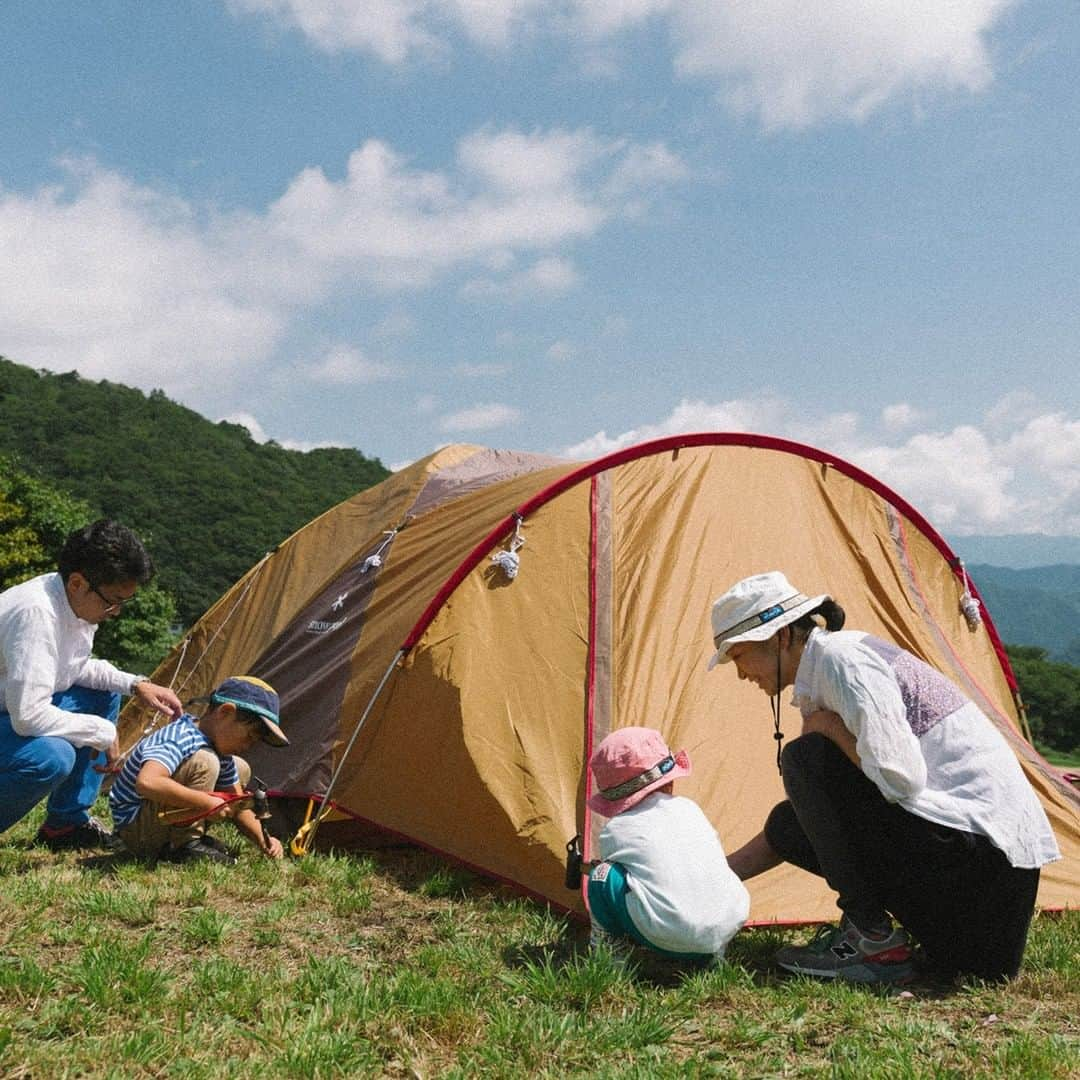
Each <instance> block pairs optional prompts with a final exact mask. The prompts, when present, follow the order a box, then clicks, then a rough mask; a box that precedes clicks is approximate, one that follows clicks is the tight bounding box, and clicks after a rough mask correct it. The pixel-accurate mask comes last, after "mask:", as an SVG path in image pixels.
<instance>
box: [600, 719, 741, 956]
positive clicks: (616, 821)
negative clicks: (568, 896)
mask: <svg viewBox="0 0 1080 1080" xmlns="http://www.w3.org/2000/svg"><path fill="white" fill-rule="evenodd" d="M589 765H590V768H591V769H592V773H593V777H594V778H595V780H596V785H597V788H598V791H597V793H596V794H595V795H593V796H592V797H591V798H590V799H589V808H590V809H591V810H593V811H594V812H595V813H597V814H602V815H603V816H604V817H607V818H609V819H610V820H609V821H608V822H607V824H606V825H605V826H604V828H603V829H602V830H601V832H600V841H599V846H600V857H601V859H602V860H603V861H602V862H599V863H597V864H596V865H595V866H593V868H592V870H591V871H590V873H589V885H588V902H589V911H590V915H591V917H592V922H593V928H594V932H593V937H592V941H593V943H594V944H601V943H603V942H604V940H605V935H613V936H614V937H616V938H619V939H627V938H628V939H630V940H631V941H634V942H636V943H637V944H639V945H645V946H646V947H648V948H650V949H652V950H653V951H654V952H658V953H660V954H661V955H663V956H668V957H671V958H673V959H679V960H701V961H714V962H715V961H719V960H721V959H722V958H723V955H724V951H725V949H726V948H727V945H728V942H729V941H730V940H731V939H732V938H733V937H734V936H735V934H736V933H737V932H738V930H739V928H740V927H741V926H742V925H743V923H744V922H745V921H746V917H747V915H748V914H749V911H750V896H749V894H748V893H747V891H746V887H745V886H744V885H743V883H742V882H741V881H740V880H739V879H738V878H737V877H736V876H735V873H734V872H733V871H732V870H731V869H730V867H729V866H728V864H727V858H726V857H725V855H724V848H723V846H722V845H721V843H720V838H719V837H718V836H717V834H716V830H715V829H714V828H713V827H712V825H711V824H710V823H709V820H708V819H707V818H706V817H705V815H704V814H703V813H702V811H701V808H700V807H699V806H698V805H697V803H695V802H693V800H691V799H687V798H684V797H682V796H676V795H673V794H672V786H673V782H674V781H675V780H678V779H680V778H681V777H684V776H689V775H690V759H689V758H688V757H687V755H686V751H685V750H680V751H679V753H678V754H672V753H671V751H670V750H669V749H668V747H667V744H666V743H665V742H664V740H663V738H662V737H661V735H660V733H659V732H658V731H653V730H652V729H651V728H641V727H627V728H621V729H619V730H618V731H613V732H611V734H610V735H608V736H607V737H606V738H605V739H604V740H603V742H601V743H600V746H599V747H598V748H597V750H596V752H595V753H594V754H593V756H592V760H591V761H590V763H589ZM597 929H599V931H600V932H599V933H597Z"/></svg>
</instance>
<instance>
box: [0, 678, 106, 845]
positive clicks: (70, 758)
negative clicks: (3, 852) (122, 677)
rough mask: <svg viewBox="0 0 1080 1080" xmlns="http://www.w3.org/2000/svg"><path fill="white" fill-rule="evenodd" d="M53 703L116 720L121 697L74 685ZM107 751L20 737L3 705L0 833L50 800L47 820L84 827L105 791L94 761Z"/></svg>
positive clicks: (57, 825) (0, 713)
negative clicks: (45, 799) (43, 801)
mask: <svg viewBox="0 0 1080 1080" xmlns="http://www.w3.org/2000/svg"><path fill="white" fill-rule="evenodd" d="M52 703H53V704H54V705H55V706H56V707H57V708H59V709H63V710H64V711H65V712H78V713H90V714H92V715H94V716H101V717H104V718H105V719H106V720H111V721H112V722H113V723H114V724H115V723H116V718H117V716H118V715H119V713H120V695H119V694H114V693H111V692H110V691H108V690H88V689H87V688H86V687H85V686H73V687H71V689H70V690H63V691H61V692H60V693H59V694H53V698H52ZM104 764H105V755H104V754H103V753H102V752H101V751H100V750H95V749H94V748H93V747H91V746H80V747H77V748H76V747H74V746H72V745H71V743H69V742H68V741H67V739H61V738H59V737H57V736H55V735H30V736H27V735H17V734H15V732H14V731H13V730H12V727H11V716H10V715H9V714H8V713H7V712H5V711H4V710H3V709H0V833H2V832H6V831H7V830H8V829H10V828H11V826H12V825H14V824H15V823H16V822H17V821H22V819H23V818H24V817H26V815H27V814H29V813H30V811H31V810H33V809H34V807H35V806H37V804H38V803H39V802H41V800H42V799H44V798H48V800H49V802H48V807H47V810H46V815H45V820H46V822H47V824H48V825H50V826H52V827H54V828H63V827H65V826H68V825H82V824H84V823H85V822H86V821H88V820H89V818H90V807H91V806H93V805H94V800H95V799H97V797H98V792H99V791H100V790H101V781H102V779H103V776H102V774H101V773H99V772H95V771H94V765H104Z"/></svg>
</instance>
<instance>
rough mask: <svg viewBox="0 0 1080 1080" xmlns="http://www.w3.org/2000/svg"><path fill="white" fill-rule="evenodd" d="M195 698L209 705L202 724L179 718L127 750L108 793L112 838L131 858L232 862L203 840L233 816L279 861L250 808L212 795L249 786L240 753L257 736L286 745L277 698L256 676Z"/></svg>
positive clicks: (277, 846) (277, 849)
mask: <svg viewBox="0 0 1080 1080" xmlns="http://www.w3.org/2000/svg"><path fill="white" fill-rule="evenodd" d="M196 700H200V701H208V702H209V704H210V706H211V707H210V709H209V710H208V711H207V712H206V713H205V714H204V715H203V717H202V718H201V719H200V720H196V719H195V718H194V717H193V716H189V715H188V714H187V713H185V714H184V715H183V716H181V717H180V719H179V720H175V721H173V723H171V724H166V725H165V727H163V728H159V729H158V730H157V731H155V732H153V733H152V734H150V735H147V736H146V737H145V738H143V739H141V740H140V741H139V742H138V743H137V744H136V745H135V748H134V749H133V750H132V751H131V754H130V756H129V757H128V759H127V761H126V762H125V763H124V767H123V769H122V770H121V771H120V774H119V776H117V778H116V781H115V783H114V784H113V786H112V790H111V791H110V792H109V807H110V809H111V810H112V816H113V822H114V823H115V826H116V832H117V835H118V836H119V837H120V839H121V840H123V841H124V844H125V846H126V847H127V848H128V850H130V851H132V852H133V853H134V854H136V855H142V856H153V855H157V857H158V858H160V859H165V860H167V861H169V862H178V863H186V862H196V861H199V860H204V859H208V860H210V861H213V862H219V863H224V864H226V865H231V864H233V863H235V862H236V856H235V855H233V854H232V853H231V852H230V851H229V850H228V849H227V848H226V847H225V846H224V845H223V844H221V843H219V842H217V841H216V840H214V839H213V838H211V837H209V836H207V835H206V826H207V825H208V824H210V823H211V822H213V821H219V820H221V819H222V818H231V819H232V820H233V823H234V824H235V825H236V827H237V828H238V829H239V830H240V831H241V832H242V833H244V835H245V836H247V838H248V839H249V840H250V841H251V842H252V843H253V844H254V845H255V846H256V847H257V848H259V850H260V851H262V852H263V853H264V854H265V855H267V856H269V857H270V858H272V859H280V858H281V857H282V854H283V852H282V846H281V841H280V840H278V839H277V837H273V836H264V833H263V829H262V825H261V823H260V822H259V819H258V818H257V817H256V816H255V813H254V811H253V810H252V809H251V807H250V806H244V807H243V809H239V810H238V809H236V805H239V804H236V805H234V804H233V803H231V802H229V801H227V800H225V799H222V798H221V797H220V795H218V794H216V792H229V793H233V794H240V793H242V792H243V791H244V789H245V786H246V785H247V783H248V782H249V781H250V779H251V768H250V766H249V765H248V764H247V762H246V761H244V760H243V758H240V757H237V756H236V755H237V754H238V753H240V752H241V751H245V750H250V749H251V747H252V746H254V745H255V743H256V742H258V741H259V740H260V739H261V740H262V741H263V742H265V743H268V744H269V745H270V746H288V744H289V740H288V739H287V738H285V734H284V732H283V731H282V730H281V728H280V727H279V720H278V708H279V705H278V696H277V693H276V692H275V690H274V688H273V687H272V686H269V685H268V684H267V683H265V682H263V681H262V680H261V679H256V678H254V677H253V676H250V675H238V676H235V677H233V678H231V679H226V680H225V681H224V682H223V683H222V684H221V685H220V686H219V687H218V688H217V689H216V690H215V691H214V692H213V693H212V694H211V695H210V696H209V698H201V699H196ZM184 811H187V813H185V812H184ZM196 817H197V818H198V820H195V821H193V820H191V819H192V818H196ZM170 818H171V819H172V821H173V822H174V823H172V824H171V823H170Z"/></svg>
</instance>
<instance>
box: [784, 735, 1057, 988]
mask: <svg viewBox="0 0 1080 1080" xmlns="http://www.w3.org/2000/svg"><path fill="white" fill-rule="evenodd" d="M783 767H784V789H785V791H786V792H787V796H788V800H787V801H786V802H782V803H780V804H778V805H777V806H776V807H775V808H774V809H773V811H772V813H771V814H770V815H769V818H768V820H767V821H766V823H765V837H766V839H767V840H768V842H769V845H770V846H771V847H772V849H773V850H774V851H775V852H776V853H777V854H778V855H779V856H780V857H781V858H782V859H784V860H785V861H786V862H790V863H794V864H795V865H796V866H800V867H802V868H803V869H804V870H808V871H810V873H812V874H817V875H818V876H819V877H824V878H825V880H826V881H827V882H828V883H829V885H830V887H831V888H833V889H834V890H835V891H836V892H837V894H838V896H837V904H838V906H839V907H840V908H841V910H842V911H844V913H845V914H846V915H848V917H849V918H850V919H851V920H852V921H853V922H854V923H855V925H856V926H858V927H860V928H862V929H866V928H868V927H871V926H873V924H874V923H875V922H876V921H878V920H880V919H881V917H882V915H883V914H884V913H885V912H888V913H889V914H891V915H892V916H894V917H895V918H896V919H897V920H898V921H899V922H900V923H901V924H902V925H903V926H904V927H905V929H907V930H908V932H909V933H911V934H912V936H913V937H915V938H916V939H917V940H918V941H919V943H920V944H921V945H922V947H923V951H924V953H925V954H926V957H927V959H928V960H929V962H930V963H931V964H932V965H933V966H934V967H935V968H937V969H939V970H941V971H943V972H945V973H957V972H963V973H966V974H973V975H978V976H981V977H982V978H984V979H1001V978H1011V977H1013V976H1014V975H1016V973H1017V972H1018V971H1019V970H1020V961H1021V959H1022V957H1023V955H1024V946H1025V944H1026V943H1027V932H1028V926H1029V924H1030V923H1031V916H1032V913H1033V911H1034V909H1035V894H1036V891H1037V890H1038V886H1039V871H1038V870H1037V869H1035V870H1024V869H1017V868H1016V867H1013V866H1010V865H1009V862H1008V860H1007V859H1006V858H1005V855H1004V854H1003V853H1002V852H1001V851H1000V850H999V849H998V848H996V847H994V845H993V844H992V843H990V841H989V840H987V838H986V837H984V836H976V835H974V834H972V833H967V832H962V831H960V830H958V829H950V828H948V827H946V826H943V825H935V824H933V823H932V822H930V821H926V820H925V819H924V818H920V817H917V816H916V815H915V814H912V813H910V812H908V811H907V810H904V809H903V808H902V807H900V806H898V805H897V804H895V803H889V802H886V801H885V799H884V798H883V797H882V795H881V792H880V791H878V789H877V787H876V786H875V785H874V784H873V783H872V782H871V781H870V780H868V779H867V778H866V776H864V775H863V773H862V772H861V771H860V770H859V769H858V768H856V766H855V765H854V764H853V763H852V762H851V761H850V760H849V759H848V758H847V757H846V756H845V755H844V753H843V752H842V751H841V750H840V749H839V747H838V746H837V745H836V744H835V743H834V742H832V740H831V739H827V738H826V737H825V736H824V735H821V734H818V733H813V734H809V735H803V736H800V737H799V738H797V739H793V740H792V741H791V742H789V743H788V744H787V745H786V746H785V747H784V752H783Z"/></svg>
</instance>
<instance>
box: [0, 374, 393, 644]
mask: <svg viewBox="0 0 1080 1080" xmlns="http://www.w3.org/2000/svg"><path fill="white" fill-rule="evenodd" d="M2 453H9V454H17V455H18V458H19V461H20V462H22V463H24V464H25V465H26V466H27V467H32V468H33V471H34V473H35V474H36V475H39V476H41V477H42V478H43V479H44V480H47V481H48V482H50V483H53V484H56V485H57V486H58V487H60V488H63V489H66V490H68V491H73V492H77V493H79V494H80V495H84V496H85V497H86V498H89V499H91V500H92V501H93V505H94V507H95V509H96V510H98V511H100V512H101V514H103V515H104V516H106V517H112V518H116V519H117V520H120V521H126V522H130V523H131V524H132V525H133V526H134V527H135V528H137V529H138V531H139V535H140V536H141V537H142V538H143V541H144V542H145V543H146V546H147V548H148V549H149V550H150V552H151V554H152V555H153V557H154V560H155V562H156V563H157V565H158V568H159V574H160V577H159V579H158V580H159V581H160V583H161V585H162V587H163V588H165V589H166V590H168V591H169V592H171V593H172V595H173V596H174V597H175V598H176V601H177V607H178V610H179V617H180V621H181V622H182V623H183V624H184V625H186V626H190V625H191V624H192V623H193V622H194V621H195V620H196V619H198V618H199V617H200V616H201V615H202V614H203V612H204V611H206V609H207V608H208V607H210V605H211V604H213V603H214V602H215V601H216V600H217V599H218V597H220V596H221V594H222V593H223V592H225V590H226V589H228V588H229V587H230V586H231V585H232V584H233V583H234V582H235V581H236V580H237V579H238V578H240V577H241V576H242V575H243V574H244V573H246V572H247V571H248V570H249V569H250V568H251V567H252V566H253V565H254V564H255V563H256V562H257V561H258V560H259V559H260V558H261V557H262V556H263V555H264V554H265V553H266V552H267V551H272V550H273V549H274V548H275V547H277V545H278V544H280V543H281V542H282V541H283V540H284V539H286V538H287V537H288V536H290V535H291V534H292V533H294V532H295V531H296V530H297V529H299V528H300V527H301V526H303V525H306V524H307V523H308V522H309V521H310V520H311V519H312V518H314V517H316V516H317V515H319V514H321V513H322V512H323V511H325V510H328V509H329V508H330V507H332V506H335V505H336V504H337V503H339V502H341V501H342V500H343V499H347V498H350V497H351V496H353V495H355V494H356V493H357V492H358V491H361V490H363V489H364V488H367V487H370V486H371V485H372V484H375V483H378V482H379V481H380V480H383V479H384V478H385V477H386V476H388V475H389V473H388V471H387V470H386V469H385V468H384V467H383V466H382V464H381V463H380V462H379V461H377V460H375V459H372V458H368V457H365V456H364V455H363V454H361V453H360V452H359V451H358V450H354V449H351V448H347V447H337V448H333V447H329V448H322V449H318V450H310V451H307V452H300V451H297V450H286V449H285V448H284V447H282V446H279V445H277V444H276V443H257V442H255V441H254V440H253V439H252V438H251V435H250V434H249V432H248V431H247V429H246V428H243V427H241V426H239V425H238V424H229V423H224V422H222V423H217V424H215V423H213V422H211V421H210V420H207V419H206V418H205V417H202V416H200V415H199V414H198V413H196V412H193V411H192V410H191V409H187V408H184V407H183V406H182V405H178V404H176V403H175V402H172V401H170V400H169V399H168V398H167V397H166V396H165V394H164V393H162V392H161V391H160V390H155V391H152V392H151V393H150V394H149V395H146V394H143V393H142V392H141V391H139V390H135V389H132V388H131V387H127V386H121V385H119V384H117V383H110V382H105V381H102V382H94V381H92V380H90V379H83V378H81V377H80V376H79V375H78V373H77V372H73V371H72V372H68V373H67V374H64V375H54V374H51V373H49V372H45V371H35V370H34V369H32V368H28V367H25V366H22V365H19V364H15V363H12V362H11V361H9V360H5V359H3V358H2V357H0V454H2Z"/></svg>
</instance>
